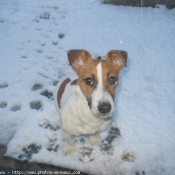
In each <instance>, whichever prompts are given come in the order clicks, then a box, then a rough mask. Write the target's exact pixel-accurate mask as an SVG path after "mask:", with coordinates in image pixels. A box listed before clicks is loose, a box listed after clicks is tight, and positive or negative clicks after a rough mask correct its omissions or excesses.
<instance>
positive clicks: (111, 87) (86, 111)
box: [54, 50, 128, 155]
mask: <svg viewBox="0 0 175 175" xmlns="http://www.w3.org/2000/svg"><path fill="white" fill-rule="evenodd" d="M67 56H68V60H69V64H70V65H71V67H72V69H73V70H74V71H75V72H76V73H77V74H78V76H76V77H67V78H64V79H63V80H62V81H60V82H59V83H58V85H57V87H56V92H55V94H54V101H55V106H56V109H57V111H58V112H59V117H60V122H61V128H62V133H63V139H64V141H65V143H64V144H63V147H62V151H63V153H64V155H68V154H70V153H72V152H73V151H74V149H75V148H74V143H75V138H74V137H75V136H80V135H88V136H89V141H90V144H91V145H99V146H101V140H100V138H99V134H100V132H101V131H103V130H105V129H107V128H108V127H109V126H110V124H111V122H112V116H113V113H114V111H115V105H114V98H115V90H116V88H117V85H118V76H119V72H120V70H122V68H123V67H124V66H126V61H127V56H128V54H127V52H125V51H117V50H111V51H109V52H108V53H107V55H106V60H102V59H96V60H92V57H91V54H90V53H89V52H88V51H86V50H70V51H68V53H67Z"/></svg>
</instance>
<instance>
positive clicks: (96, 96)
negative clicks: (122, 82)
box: [92, 62, 114, 116]
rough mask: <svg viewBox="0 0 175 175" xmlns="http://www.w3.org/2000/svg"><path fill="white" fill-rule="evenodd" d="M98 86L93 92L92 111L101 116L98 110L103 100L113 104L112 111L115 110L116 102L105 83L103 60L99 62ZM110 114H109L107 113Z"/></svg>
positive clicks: (97, 68)
mask: <svg viewBox="0 0 175 175" xmlns="http://www.w3.org/2000/svg"><path fill="white" fill-rule="evenodd" d="M96 70H97V87H96V89H95V90H94V92H93V93H92V112H93V113H94V114H95V115H96V116H100V115H101V114H100V112H99V111H98V105H99V104H100V103H103V102H108V103H110V104H111V111H113V110H114V102H113V99H112V97H111V95H110V94H109V92H108V91H107V90H106V89H105V87H104V84H103V67H102V64H101V62H99V63H98V64H97V67H96ZM107 115H108V114H107Z"/></svg>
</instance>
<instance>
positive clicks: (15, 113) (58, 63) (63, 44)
mask: <svg viewBox="0 0 175 175" xmlns="http://www.w3.org/2000/svg"><path fill="white" fill-rule="evenodd" d="M69 49H86V50H88V51H89V52H91V53H92V55H93V56H94V57H97V56H98V55H100V56H102V57H104V56H105V55H106V53H107V52H108V51H109V50H112V49H118V50H125V51H127V52H128V55H129V57H128V64H127V68H125V69H124V70H123V71H122V72H121V74H120V82H119V87H118V89H117V92H116V93H117V95H116V109H117V110H116V113H115V116H114V121H115V123H116V125H117V127H118V128H119V130H120V134H118V135H117V137H116V138H115V139H114V137H115V136H114V137H113V138H112V140H113V139H114V140H113V142H112V145H113V151H103V150H102V149H101V148H99V147H97V146H94V147H92V146H90V145H89V143H88V140H87V139H86V138H83V137H82V138H77V143H76V151H75V152H74V153H72V154H71V155H69V156H64V155H63V153H62V151H61V145H62V143H63V142H62V135H61V129H60V127H59V117H58V114H57V112H56V109H55V107H54V103H53V96H52V95H53V92H54V89H55V85H56V83H57V81H59V78H61V77H62V76H63V75H65V74H72V73H73V71H72V70H71V68H70V67H69V65H68V61H67V55H66V52H67V51H68V50H69ZM174 56H175V9H172V10H168V9H166V8H165V6H158V8H136V7H123V6H113V5H103V4H101V3H100V1H98V0H89V1H82V0H72V1H70V0H59V1H56V0H51V1H47V0H40V1H39V0H38V1H37V0H35V1H34V0H30V2H29V1H27V0H23V1H22V0H8V1H5V0H0V144H7V145H8V149H7V152H6V155H7V156H10V157H14V158H16V159H20V160H28V161H32V162H42V163H46V164H51V165H55V166H63V167H68V168H72V169H76V170H80V171H83V172H89V173H91V174H105V175H106V174H110V175H113V174H117V173H118V174H122V175H124V174H126V175H127V174H128V175H132V174H137V175H138V174H139V175H140V174H149V175H155V174H157V175H168V174H169V175H172V174H173V173H174V172H175V146H174V145H175V134H174V133H175V59H174ZM114 125H115V124H114ZM109 132H110V131H105V132H104V133H102V134H101V137H102V138H103V139H105V137H106V136H107V135H108V136H109ZM113 133H114V134H116V132H113ZM129 153H130V155H129V158H128V156H127V155H128V154H129Z"/></svg>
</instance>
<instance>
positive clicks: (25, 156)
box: [18, 144, 41, 160]
mask: <svg viewBox="0 0 175 175" xmlns="http://www.w3.org/2000/svg"><path fill="white" fill-rule="evenodd" d="M40 150H41V146H37V145H34V144H31V145H29V146H28V147H27V148H23V149H22V153H21V154H20V155H19V156H18V158H19V159H20V160H30V159H31V158H32V155H33V154H37V153H39V151H40Z"/></svg>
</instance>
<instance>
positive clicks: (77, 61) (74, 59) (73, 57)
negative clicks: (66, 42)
mask: <svg viewBox="0 0 175 175" xmlns="http://www.w3.org/2000/svg"><path fill="white" fill-rule="evenodd" d="M67 56H68V60H69V64H70V65H71V67H72V69H73V70H74V71H76V72H78V71H79V69H80V68H81V67H82V66H83V65H84V64H86V63H87V62H88V61H91V60H92V57H91V54H90V53H89V52H88V51H87V50H69V51H68V52H67Z"/></svg>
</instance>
